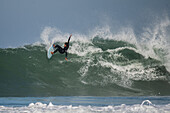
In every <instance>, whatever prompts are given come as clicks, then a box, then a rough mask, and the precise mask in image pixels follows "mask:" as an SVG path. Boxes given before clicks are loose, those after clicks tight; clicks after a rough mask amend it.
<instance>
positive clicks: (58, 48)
mask: <svg viewBox="0 0 170 113" xmlns="http://www.w3.org/2000/svg"><path fill="white" fill-rule="evenodd" d="M71 36H72V34H71V35H70V37H69V38H68V42H65V43H64V48H62V47H61V46H59V45H55V44H53V47H54V48H56V50H55V51H54V52H51V54H54V53H56V52H57V51H59V53H61V54H64V53H66V56H65V60H67V61H68V59H67V50H68V48H69V42H70V38H71Z"/></svg>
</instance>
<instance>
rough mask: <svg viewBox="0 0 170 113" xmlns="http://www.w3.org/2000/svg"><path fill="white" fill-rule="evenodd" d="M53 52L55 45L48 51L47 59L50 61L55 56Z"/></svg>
mask: <svg viewBox="0 0 170 113" xmlns="http://www.w3.org/2000/svg"><path fill="white" fill-rule="evenodd" d="M51 52H54V47H53V45H51V46H50V47H49V49H48V51H47V57H48V59H50V58H51V57H52V56H53V55H52V54H51Z"/></svg>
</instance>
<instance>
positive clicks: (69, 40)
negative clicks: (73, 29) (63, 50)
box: [68, 34, 72, 43]
mask: <svg viewBox="0 0 170 113" xmlns="http://www.w3.org/2000/svg"><path fill="white" fill-rule="evenodd" d="M71 36H72V34H71V35H70V37H69V38H68V43H69V42H70V38H71Z"/></svg>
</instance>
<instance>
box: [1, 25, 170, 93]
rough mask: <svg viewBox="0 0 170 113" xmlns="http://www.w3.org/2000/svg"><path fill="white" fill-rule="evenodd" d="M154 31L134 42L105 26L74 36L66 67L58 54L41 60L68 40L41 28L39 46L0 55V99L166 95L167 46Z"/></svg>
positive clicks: (159, 30)
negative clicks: (0, 97)
mask: <svg viewBox="0 0 170 113" xmlns="http://www.w3.org/2000/svg"><path fill="white" fill-rule="evenodd" d="M160 25H162V26H161V27H160V26H159V27H156V28H155V29H153V30H151V29H149V30H148V29H146V31H147V32H145V33H143V34H142V35H141V37H139V38H136V37H137V36H136V35H135V33H134V32H133V30H132V29H131V28H124V29H122V31H120V32H119V33H117V34H113V33H111V31H110V28H109V27H108V26H106V27H104V28H97V29H95V30H94V31H92V33H91V34H90V35H82V34H76V33H75V34H74V35H73V37H72V38H71V43H70V48H69V50H68V53H69V55H68V59H69V61H68V62H66V61H65V60H64V56H63V55H61V54H59V53H56V54H55V55H54V56H53V57H52V59H50V60H49V59H47V56H46V51H47V49H48V47H49V46H50V45H51V44H53V43H57V44H59V45H61V46H62V44H63V43H64V41H67V39H68V36H69V34H68V33H62V32H61V31H59V30H57V29H56V28H51V27H47V28H45V29H44V31H43V32H42V34H41V39H42V41H41V42H38V43H35V44H31V45H25V46H23V47H18V48H6V49H0V60H1V61H0V62H1V64H0V76H1V79H0V91H1V94H0V96H60V95H70V96H71V95H74V96H75V95H77V96H80V95H83V96H86V95H87V96H89V95H90V96H93V95H94V96H133V95H134V96H140V95H169V94H170V87H169V86H170V84H169V83H170V68H169V66H170V63H169V60H168V59H169V58H170V55H169V53H170V52H169V50H170V49H169V47H170V46H169V43H168V41H167V38H166V36H167V35H165V34H166V33H167V31H166V29H165V28H166V27H167V25H164V24H163V23H161V24H160ZM169 25H170V23H169ZM152 31H154V32H152ZM148 37H150V38H148ZM139 39H140V40H139ZM165 87H166V88H165ZM164 88H165V89H164Z"/></svg>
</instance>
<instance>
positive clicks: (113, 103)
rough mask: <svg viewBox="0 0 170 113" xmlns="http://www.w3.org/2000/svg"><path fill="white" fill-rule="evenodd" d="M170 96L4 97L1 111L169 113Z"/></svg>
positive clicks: (21, 112) (0, 99)
mask: <svg viewBox="0 0 170 113" xmlns="http://www.w3.org/2000/svg"><path fill="white" fill-rule="evenodd" d="M169 103H170V97H80V96H79V97H77V96H61V97H59V96H58V97H1V98H0V113H6V112H8V113H169V112H170V104H169Z"/></svg>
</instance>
